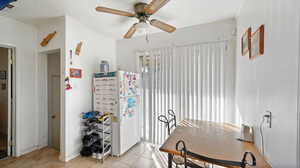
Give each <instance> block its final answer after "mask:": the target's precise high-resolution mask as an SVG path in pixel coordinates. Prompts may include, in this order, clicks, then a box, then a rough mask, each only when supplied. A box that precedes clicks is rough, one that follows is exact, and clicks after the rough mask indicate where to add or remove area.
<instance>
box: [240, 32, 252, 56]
mask: <svg viewBox="0 0 300 168" xmlns="http://www.w3.org/2000/svg"><path fill="white" fill-rule="evenodd" d="M251 31H252V29H251V27H249V28H248V29H247V31H246V32H245V33H244V34H243V36H242V40H241V43H242V56H245V55H246V54H247V53H248V52H249V55H251V53H250V52H251V50H250V49H251Z"/></svg>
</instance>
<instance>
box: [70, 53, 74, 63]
mask: <svg viewBox="0 0 300 168" xmlns="http://www.w3.org/2000/svg"><path fill="white" fill-rule="evenodd" d="M70 65H73V51H72V50H70Z"/></svg>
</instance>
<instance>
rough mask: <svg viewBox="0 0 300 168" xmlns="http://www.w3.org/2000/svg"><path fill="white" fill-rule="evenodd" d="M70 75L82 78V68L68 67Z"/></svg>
mask: <svg viewBox="0 0 300 168" xmlns="http://www.w3.org/2000/svg"><path fill="white" fill-rule="evenodd" d="M70 77H71V78H82V70H81V69H75V68H70Z"/></svg>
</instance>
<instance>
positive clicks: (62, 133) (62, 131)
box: [37, 48, 79, 161]
mask: <svg viewBox="0 0 300 168" xmlns="http://www.w3.org/2000/svg"><path fill="white" fill-rule="evenodd" d="M56 52H59V53H60V71H61V72H60V76H61V107H60V110H61V114H60V115H61V116H60V122H61V123H60V155H59V159H60V160H61V161H67V160H68V159H67V158H68V157H67V156H65V150H66V149H65V147H66V145H65V144H66V143H65V142H66V141H65V140H66V138H65V128H66V124H65V123H66V122H65V82H64V81H65V76H66V75H65V69H66V68H65V53H64V49H61V48H60V49H54V50H48V51H43V52H39V53H38V60H41V58H40V57H41V56H45V55H47V54H51V53H56ZM38 63H40V61H38ZM44 63H45V61H44ZM46 66H47V65H45V66H44V67H46ZM37 73H38V74H37V75H38V78H41V74H39V70H38V71H37ZM37 81H39V80H37ZM37 86H38V88H39V90H40V84H39V83H38V85H37ZM38 95H39V96H40V92H38ZM39 96H38V97H39ZM43 96H46V99H45V100H43V101H46V102H45V103H46V104H48V100H47V99H48V98H47V97H48V96H47V95H43ZM39 104H40V103H39ZM42 108H43V109H44V110H46V112H47V115H46V116H47V121H48V107H42ZM47 127H48V126H47ZM39 136H41V135H39ZM46 136H47V137H48V133H47V135H46ZM39 138H41V137H39ZM46 141H47V142H48V138H46V140H45V138H44V140H41V139H39V145H40V146H41V147H42V146H45V142H46ZM78 155H79V154H77V156H78ZM70 158H71V157H70Z"/></svg>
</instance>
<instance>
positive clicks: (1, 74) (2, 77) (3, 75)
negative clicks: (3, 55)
mask: <svg viewBox="0 0 300 168" xmlns="http://www.w3.org/2000/svg"><path fill="white" fill-rule="evenodd" d="M6 79H7V72H6V71H0V80H6Z"/></svg>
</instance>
